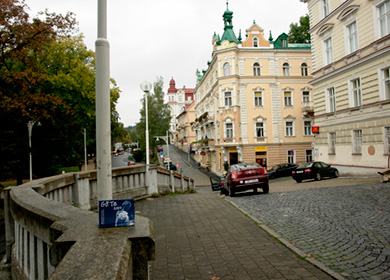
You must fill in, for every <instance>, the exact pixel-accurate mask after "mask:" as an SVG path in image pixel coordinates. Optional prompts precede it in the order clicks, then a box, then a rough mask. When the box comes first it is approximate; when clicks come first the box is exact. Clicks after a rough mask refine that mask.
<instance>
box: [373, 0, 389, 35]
mask: <svg viewBox="0 0 390 280" xmlns="http://www.w3.org/2000/svg"><path fill="white" fill-rule="evenodd" d="M382 7H383V8H384V11H383V12H384V13H383V14H382V15H381V8H382ZM376 15H377V18H376V19H377V20H376V24H377V32H378V38H382V37H384V36H386V35H388V34H390V1H389V0H384V1H381V2H380V3H378V4H377V5H376Z"/></svg>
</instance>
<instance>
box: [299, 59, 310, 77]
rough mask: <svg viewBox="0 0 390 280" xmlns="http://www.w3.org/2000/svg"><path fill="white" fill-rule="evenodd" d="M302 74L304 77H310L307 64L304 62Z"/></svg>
mask: <svg viewBox="0 0 390 280" xmlns="http://www.w3.org/2000/svg"><path fill="white" fill-rule="evenodd" d="M301 74H302V76H308V75H309V70H308V67H307V63H306V62H303V63H302V64H301Z"/></svg>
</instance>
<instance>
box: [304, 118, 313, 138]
mask: <svg viewBox="0 0 390 280" xmlns="http://www.w3.org/2000/svg"><path fill="white" fill-rule="evenodd" d="M308 123H309V125H307V124H308ZM312 126H313V121H312V120H308V119H304V120H303V135H305V136H313V132H312Z"/></svg>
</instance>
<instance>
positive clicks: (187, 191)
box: [152, 189, 198, 198]
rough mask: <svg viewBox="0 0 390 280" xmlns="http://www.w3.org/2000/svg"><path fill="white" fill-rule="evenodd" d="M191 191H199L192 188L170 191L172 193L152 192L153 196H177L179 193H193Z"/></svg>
mask: <svg viewBox="0 0 390 280" xmlns="http://www.w3.org/2000/svg"><path fill="white" fill-rule="evenodd" d="M191 193H198V192H197V191H196V190H193V189H190V190H186V191H184V192H182V191H176V192H170V193H164V194H158V193H154V194H152V198H158V197H171V196H177V195H180V194H191Z"/></svg>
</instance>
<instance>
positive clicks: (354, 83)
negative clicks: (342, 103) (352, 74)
mask: <svg viewBox="0 0 390 280" xmlns="http://www.w3.org/2000/svg"><path fill="white" fill-rule="evenodd" d="M350 83H351V95H352V96H351V97H352V100H351V101H352V103H351V106H352V107H357V106H361V105H362V91H361V89H360V78H357V79H353V80H351V81H350Z"/></svg>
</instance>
